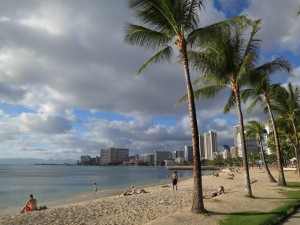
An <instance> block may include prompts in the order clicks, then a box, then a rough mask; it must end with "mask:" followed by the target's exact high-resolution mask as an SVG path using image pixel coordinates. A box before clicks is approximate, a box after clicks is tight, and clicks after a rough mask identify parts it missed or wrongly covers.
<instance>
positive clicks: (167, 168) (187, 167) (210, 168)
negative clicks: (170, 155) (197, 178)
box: [165, 166, 224, 170]
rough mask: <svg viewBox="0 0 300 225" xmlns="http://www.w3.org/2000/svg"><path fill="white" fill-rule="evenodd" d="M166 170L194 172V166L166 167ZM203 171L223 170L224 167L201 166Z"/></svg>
mask: <svg viewBox="0 0 300 225" xmlns="http://www.w3.org/2000/svg"><path fill="white" fill-rule="evenodd" d="M165 168H166V170H193V169H194V167H193V166H166V167H165ZM201 169H202V170H221V169H224V167H219V166H201Z"/></svg>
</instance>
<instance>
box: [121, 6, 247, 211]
mask: <svg viewBox="0 0 300 225" xmlns="http://www.w3.org/2000/svg"><path fill="white" fill-rule="evenodd" d="M128 2H129V8H131V9H132V10H133V11H134V15H135V17H136V18H137V19H138V20H139V21H140V23H141V25H135V24H131V23H128V24H127V25H126V29H125V41H126V42H127V43H128V44H130V45H138V46H141V47H144V48H147V49H154V50H156V51H157V52H156V53H155V54H154V55H153V56H152V57H150V58H149V59H148V60H147V61H146V62H145V63H144V64H143V65H142V66H141V67H140V69H139V70H138V73H141V72H142V71H143V70H144V69H145V68H146V67H147V66H148V65H149V64H150V63H158V62H161V61H165V60H166V61H170V60H171V59H172V56H173V46H175V47H176V48H177V50H178V53H179V58H180V61H181V64H182V67H183V71H184V76H185V80H186V89H187V92H186V93H187V102H188V105H189V113H190V124H191V133H192V146H193V156H194V194H193V203H192V211H193V212H197V213H199V212H205V211H206V210H205V208H204V203H203V192H202V178H201V162H200V151H199V138H198V137H199V134H198V124H197V116H196V108H195V103H194V93H193V87H192V83H191V78H190V69H189V56H188V51H189V49H191V48H192V47H193V46H197V47H198V46H199V45H201V43H202V42H203V41H204V40H207V39H211V38H214V37H215V35H216V31H217V30H219V29H221V28H223V27H228V26H229V25H230V24H237V23H239V22H243V21H244V22H248V19H246V18H245V17H243V16H241V17H238V18H234V19H230V20H226V21H221V22H218V23H216V24H212V25H209V26H207V27H199V22H200V20H199V16H200V13H201V12H202V11H203V9H204V7H205V0H177V1H174V0H129V1H128ZM172 44H173V46H172Z"/></svg>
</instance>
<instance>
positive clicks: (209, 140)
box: [199, 130, 218, 160]
mask: <svg viewBox="0 0 300 225" xmlns="http://www.w3.org/2000/svg"><path fill="white" fill-rule="evenodd" d="M199 145H200V156H201V159H208V160H212V159H214V155H215V153H216V152H217V151H218V149H217V132H216V131H212V130H211V131H208V132H206V133H204V134H203V135H200V136H199Z"/></svg>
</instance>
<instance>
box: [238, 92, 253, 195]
mask: <svg viewBox="0 0 300 225" xmlns="http://www.w3.org/2000/svg"><path fill="white" fill-rule="evenodd" d="M234 95H235V100H236V108H237V111H238V118H239V124H240V135H241V145H242V154H243V167H244V170H245V193H246V196H247V197H253V195H252V190H251V184H250V175H249V166H248V156H247V149H246V141H245V133H244V130H245V129H244V120H243V113H242V109H241V98H240V93H239V90H238V89H236V90H235V91H234Z"/></svg>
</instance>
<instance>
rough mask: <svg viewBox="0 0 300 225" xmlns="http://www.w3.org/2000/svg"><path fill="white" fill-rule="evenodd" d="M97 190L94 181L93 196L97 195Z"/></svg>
mask: <svg viewBox="0 0 300 225" xmlns="http://www.w3.org/2000/svg"><path fill="white" fill-rule="evenodd" d="M97 191H98V188H97V183H94V195H95V197H96V196H97Z"/></svg>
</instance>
